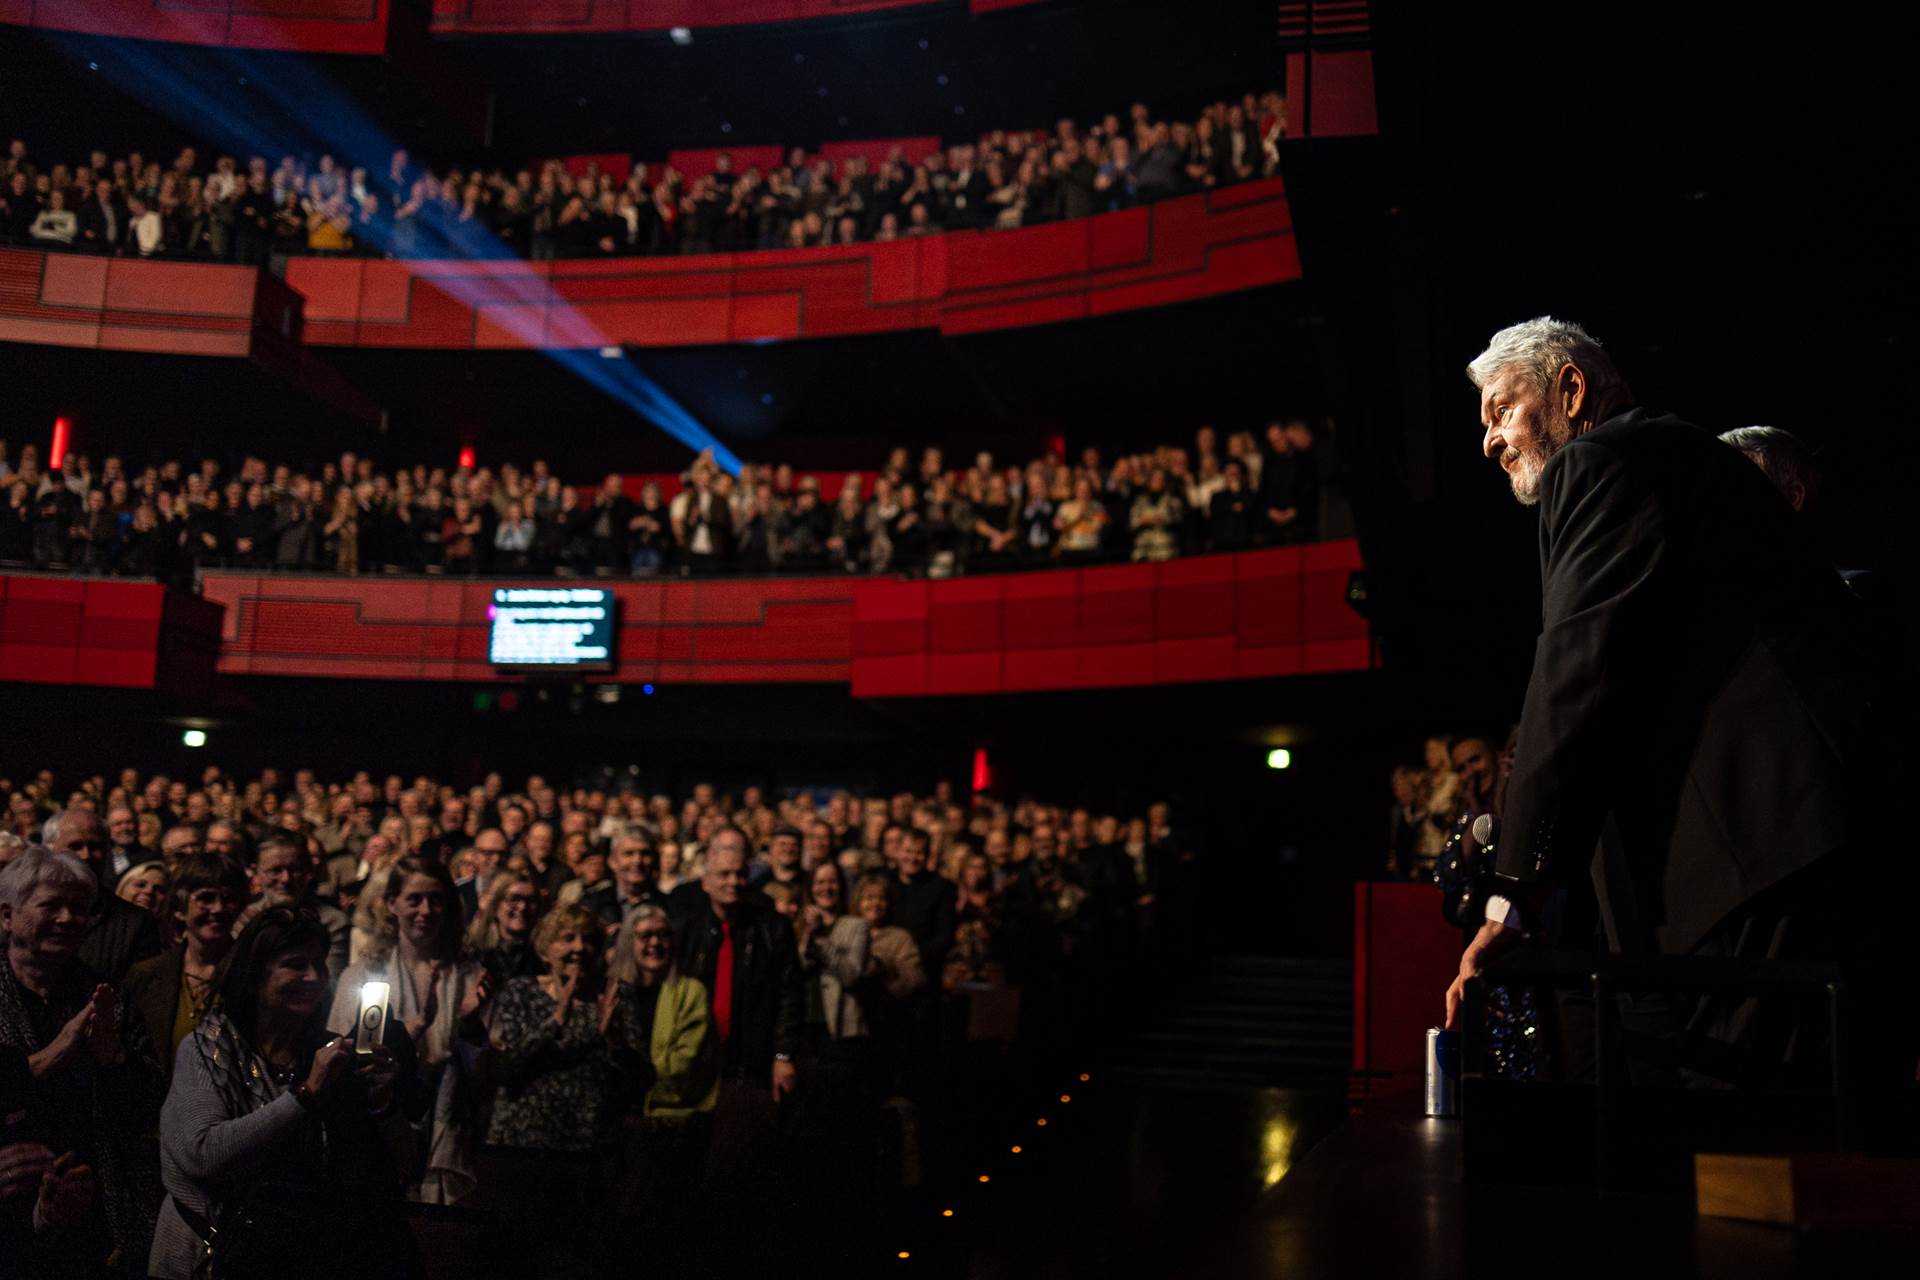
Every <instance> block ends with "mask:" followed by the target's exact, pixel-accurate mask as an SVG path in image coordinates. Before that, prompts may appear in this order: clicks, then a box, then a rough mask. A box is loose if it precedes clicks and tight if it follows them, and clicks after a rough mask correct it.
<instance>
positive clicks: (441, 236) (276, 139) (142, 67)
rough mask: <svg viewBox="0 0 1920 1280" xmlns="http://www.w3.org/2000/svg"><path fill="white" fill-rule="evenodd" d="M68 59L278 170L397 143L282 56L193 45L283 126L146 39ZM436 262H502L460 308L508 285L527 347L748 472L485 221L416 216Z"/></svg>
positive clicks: (463, 284) (374, 229) (365, 161)
mask: <svg viewBox="0 0 1920 1280" xmlns="http://www.w3.org/2000/svg"><path fill="white" fill-rule="evenodd" d="M58 42H59V43H60V44H61V45H62V46H63V47H64V50H65V52H66V53H67V54H68V56H70V57H73V58H74V59H75V60H76V61H80V62H84V63H87V64H88V65H89V66H90V67H94V66H97V67H98V68H99V69H100V70H102V71H103V72H104V73H105V74H107V75H108V76H109V77H111V78H112V79H113V80H114V81H115V82H116V83H117V84H119V85H120V86H121V87H123V88H126V89H129V90H131V91H133V92H134V93H136V94H137V95H139V96H140V97H141V98H142V99H143V100H144V101H146V103H147V104H148V105H149V106H151V107H153V108H154V109H156V110H159V111H163V112H165V113H166V114H168V115H170V116H172V117H173V118H174V119H175V120H177V121H179V122H180V123H181V124H183V125H185V126H187V127H189V128H192V129H195V130H201V129H205V130H207V131H208V132H211V133H212V134H213V135H214V136H216V137H219V138H221V139H223V140H225V141H226V142H228V143H230V144H232V146H233V149H234V150H236V151H239V152H243V153H246V154H251V155H260V156H265V157H267V158H268V161H269V163H270V164H271V163H274V160H275V158H276V157H279V156H284V155H305V154H309V153H320V154H326V155H331V156H334V157H335V158H336V159H337V160H339V161H340V162H341V168H342V170H343V173H342V177H343V179H344V177H345V174H346V173H347V172H350V171H351V170H353V169H355V168H363V169H365V170H366V171H367V172H368V173H369V174H383V173H385V172H386V171H387V167H388V163H389V161H390V160H391V158H392V155H393V153H394V152H395V151H397V150H400V145H399V144H398V143H396V142H395V141H394V140H393V139H392V138H391V137H389V136H388V135H387V134H386V133H385V131H383V130H382V129H381V128H380V127H379V126H378V125H377V124H375V123H374V122H373V121H372V120H370V119H368V118H367V116H366V115H365V114H364V113H363V112H361V111H360V109H359V108H358V107H356V106H355V105H354V104H353V102H352V101H351V100H349V99H348V98H347V97H346V95H344V94H342V93H341V92H340V91H339V90H338V89H337V88H336V87H335V86H334V85H333V84H332V82H331V81H330V80H328V78H327V77H326V76H325V75H324V74H323V73H321V72H320V71H319V70H318V69H316V68H315V67H313V66H311V65H310V64H308V63H307V62H306V61H305V60H303V59H300V58H298V57H295V56H293V55H279V56H276V57H273V58H272V59H271V61H270V64H269V60H268V59H265V58H263V57H262V55H260V54H257V53H253V52H250V51H247V50H241V49H227V48H219V49H212V50H206V49H196V50H195V51H194V54H195V56H196V57H197V58H201V59H205V58H211V59H212V60H213V61H214V62H215V63H216V64H217V65H220V66H221V67H222V68H223V69H224V72H225V74H224V75H223V76H222V77H220V83H221V84H239V85H242V86H245V87H247V88H248V89H251V90H252V91H253V92H254V93H256V94H258V95H259V96H260V97H261V98H263V99H265V100H266V104H267V105H269V106H271V107H272V108H273V109H274V113H275V115H276V116H278V117H279V118H278V119H268V118H266V117H265V115H264V114H263V113H258V112H250V111H247V110H245V109H239V108H236V105H235V104H234V103H232V102H230V101H223V100H222V98H221V96H220V94H219V93H218V92H217V91H216V90H215V88H214V87H213V86H211V85H210V84H209V83H208V82H207V77H206V76H205V75H204V74H196V73H195V72H194V71H193V70H192V69H191V68H189V67H186V66H183V65H181V63H180V61H179V59H180V58H181V57H182V55H181V54H180V52H179V51H178V50H176V49H174V48H173V47H172V46H168V45H163V44H157V43H147V42H140V41H110V42H105V43H104V44H101V45H95V44H93V43H92V42H86V41H80V40H76V39H74V38H71V37H63V38H61V39H60V40H59V41H58ZM391 213H392V211H391V210H387V209H382V210H381V217H379V218H378V219H376V220H375V221H374V222H373V223H371V224H368V225H366V226H364V227H359V228H357V229H356V234H357V235H360V236H362V237H363V238H366V239H370V240H372V241H373V243H374V244H375V245H376V246H377V247H378V248H380V249H382V250H386V251H391V250H392V249H393V248H394V243H395V236H394V225H393V223H392V221H391V217H390V215H391ZM409 256H411V257H416V258H439V259H446V260H450V261H455V262H488V263H499V264H500V266H499V267H498V268H496V269H495V270H492V271H489V272H488V273H487V275H486V286H487V287H485V288H483V287H482V286H481V285H480V284H479V283H477V282H473V281H469V280H468V279H467V278H465V277H463V276H460V275H458V274H453V275H448V276H442V277H440V278H438V279H437V280H436V282H435V283H436V285H437V287H439V288H442V289H445V290H446V291H447V292H449V293H452V294H453V295H455V296H456V297H459V298H460V299H461V300H462V301H464V302H468V303H471V304H474V305H475V306H478V305H479V304H480V303H482V302H493V301H497V300H498V297H499V293H500V291H501V290H504V291H505V292H506V294H507V295H508V297H509V298H510V299H511V300H512V301H514V302H518V303H523V304H525V306H524V307H509V308H505V309H504V310H503V311H498V312H494V313H492V314H493V316H494V318H495V319H497V320H498V321H499V322H500V323H501V324H503V325H505V326H506V327H507V328H508V330H509V331H511V332H513V333H514V334H515V335H516V336H517V337H520V338H522V339H524V340H525V341H526V342H527V344H528V346H530V347H532V348H533V349H534V350H537V351H540V352H541V353H542V354H543V355H545V356H546V357H547V358H548V359H550V360H552V361H554V362H555V363H556V364H559V365H560V366H561V367H563V368H565V369H567V370H568V371H569V372H571V373H573V374H574V375H575V376H576V377H578V378H580V379H581V380H582V381H584V382H586V383H588V384H589V385H591V386H594V387H597V388H598V389H599V390H600V391H601V392H603V393H604V394H606V395H607V396H609V397H611V398H612V399H613V400H614V401H615V402H616V403H618V404H621V405H623V406H625V407H626V408H628V409H629V410H631V411H632V412H633V413H635V414H637V415H638V416H640V417H641V418H643V419H645V420H646V421H648V422H651V423H652V424H653V425H654V426H656V427H658V428H660V429H661V430H662V431H665V432H666V433H667V434H668V435H670V436H672V437H673V438H674V439H676V440H678V441H680V442H681V443H682V444H684V445H686V446H687V447H688V448H689V449H691V450H693V451H694V452H695V453H700V452H702V451H711V452H712V455H713V459H714V461H715V462H716V463H717V464H718V465H719V466H720V467H722V468H723V469H724V470H726V471H727V472H729V473H730V474H733V475H738V474H739V473H740V459H739V458H738V457H737V456H735V454H734V453H733V451H732V450H731V449H729V448H727V446H726V445H724V444H722V443H721V442H720V441H719V439H717V438H716V437H715V436H714V434H713V433H712V432H711V431H709V430H708V429H707V428H706V427H705V426H704V425H703V424H702V423H701V422H700V421H699V419H697V418H695V417H694V416H693V414H691V413H689V412H688V411H687V409H686V408H685V407H684V406H682V405H681V404H680V403H679V402H678V401H676V400H675V399H674V398H673V397H672V396H670V395H669V394H667V392H666V389H665V388H663V387H662V386H661V385H660V384H659V383H658V382H656V381H654V379H653V378H651V377H649V376H648V375H647V374H646V372H645V371H643V370H642V369H641V368H640V367H639V366H638V365H636V364H634V363H633V361H632V360H631V359H630V358H628V356H627V354H626V352H625V351H624V349H622V350H621V351H620V354H619V356H618V357H617V358H612V359H610V358H607V357H605V356H603V355H602V354H601V352H602V351H603V350H605V349H609V348H614V347H616V346H617V344H615V343H614V342H612V341H611V340H610V339H608V338H607V337H606V335H605V334H603V333H602V332H601V331H600V328H599V326H597V325H596V324H594V323H593V321H592V320H590V319H589V318H588V317H587V316H586V315H585V314H584V313H582V312H581V311H580V310H579V309H578V308H577V307H575V306H573V305H572V304H571V303H570V302H568V301H567V300H566V299H565V298H563V297H561V296H560V294H559V292H558V291H557V290H556V289H555V288H554V287H553V282H552V281H551V280H549V279H548V278H547V277H546V276H544V275H542V274H540V273H539V272H536V271H534V270H532V269H531V268H528V267H524V266H522V267H521V268H518V269H516V268H515V267H514V266H513V265H511V264H513V263H516V262H519V261H520V259H519V257H518V255H516V254H515V253H514V252H513V250H512V249H511V248H509V247H508V245H507V244H506V243H505V242H504V241H502V240H501V239H500V238H499V237H498V236H496V235H494V234H493V232H492V231H490V230H488V229H487V228H486V227H485V226H483V225H481V224H480V223H479V222H463V221H461V220H460V218H459V217H458V216H457V215H456V214H449V213H448V212H447V209H446V207H445V206H444V205H442V204H441V203H439V202H435V203H433V204H431V205H428V206H426V207H425V208H424V209H423V210H422V213H421V215H420V217H419V218H417V219H416V243H415V245H414V246H413V251H412V253H411V254H410V255H409ZM545 315H553V316H557V317H558V318H559V326H558V327H559V328H560V331H561V332H564V333H566V334H567V335H569V337H570V338H572V339H573V340H574V341H576V342H578V343H579V347H578V348H575V347H571V346H570V347H566V348H550V347H546V346H544V345H543V340H544V339H545V337H546V335H545V334H544V333H543V332H542V331H541V328H542V317H543V316H545Z"/></svg>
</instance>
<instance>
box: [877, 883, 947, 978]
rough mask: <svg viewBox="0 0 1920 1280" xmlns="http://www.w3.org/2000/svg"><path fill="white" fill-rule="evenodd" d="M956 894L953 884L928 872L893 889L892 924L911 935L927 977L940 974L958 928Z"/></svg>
mask: <svg viewBox="0 0 1920 1280" xmlns="http://www.w3.org/2000/svg"><path fill="white" fill-rule="evenodd" d="M958 900H959V892H958V890H956V889H955V888H954V887H953V881H951V880H949V879H947V878H946V877H945V876H941V875H936V874H935V873H934V872H931V871H922V872H921V873H920V874H919V875H917V876H915V877H914V878H913V879H911V880H906V881H901V882H899V883H897V884H895V885H894V886H893V923H894V924H897V925H899V926H900V927H901V928H902V929H905V930H906V931H907V932H908V933H910V934H912V935H913V940H914V942H915V943H917V944H919V947H920V965H921V968H923V969H924V970H925V971H926V972H927V973H928V974H929V975H932V974H937V973H939V972H940V966H941V965H942V964H944V963H945V962H946V959H947V949H948V948H949V947H951V946H953V934H954V930H955V928H956V927H957V921H956V920H955V914H956V908H955V903H956V902H957V901H958Z"/></svg>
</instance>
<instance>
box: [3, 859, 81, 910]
mask: <svg viewBox="0 0 1920 1280" xmlns="http://www.w3.org/2000/svg"><path fill="white" fill-rule="evenodd" d="M45 884H53V885H72V886H75V887H77V888H82V889H85V890H86V891H87V893H88V895H89V896H91V895H93V894H96V893H98V892H100V882H99V880H97V879H95V878H94V874H93V872H92V871H90V870H88V869H87V864H86V863H84V862H82V861H80V859H78V858H76V857H74V856H73V855H72V854H70V853H61V852H60V851H59V850H57V849H49V848H47V846H45V845H43V844H36V845H30V846H29V847H28V848H27V851H26V852H25V853H23V854H21V855H20V856H18V857H16V858H13V859H11V860H10V861H9V862H8V863H7V865H6V866H5V867H4V868H0V903H3V904H5V905H6V906H9V907H12V908H13V909H14V910H15V911H18V910H19V909H20V904H21V903H23V902H25V901H26V900H27V899H28V898H31V897H32V896H33V893H34V890H36V889H38V888H40V886H42V885H45Z"/></svg>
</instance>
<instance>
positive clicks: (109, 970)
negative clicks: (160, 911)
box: [40, 809, 160, 986]
mask: <svg viewBox="0 0 1920 1280" xmlns="http://www.w3.org/2000/svg"><path fill="white" fill-rule="evenodd" d="M40 839H41V842H42V843H43V844H45V845H46V846H47V847H48V848H49V849H53V850H56V851H58V852H60V853H70V854H72V855H73V856H74V857H76V858H78V859H80V861H82V862H84V863H86V864H87V870H89V871H91V872H93V874H94V878H95V879H97V880H98V881H99V882H100V893H99V897H98V898H97V899H95V906H94V917H93V926H92V927H91V928H90V929H88V930H87V937H86V941H84V942H82V943H81V944H80V959H81V961H82V962H83V963H85V964H86V966H87V967H88V968H89V969H92V970H93V971H94V972H95V973H96V974H98V975H100V981H102V982H106V983H110V984H112V985H114V986H118V985H119V983H120V979H122V978H124V977H125V976H126V974H127V968H128V966H130V965H132V964H133V962H134V961H136V960H145V959H146V958H147V957H149V956H157V955H159V954H160V920H159V918H158V917H157V916H155V915H154V914H153V913H152V912H151V911H145V910H142V909H141V908H139V907H136V906H134V905H133V904H132V903H131V902H128V901H126V900H125V899H123V898H119V897H116V896H115V895H114V892H113V886H114V879H113V877H112V876H111V875H110V874H109V873H108V871H107V856H108V854H107V851H108V849H109V848H110V845H109V842H108V840H107V828H106V824H104V823H102V822H101V821H100V815H99V814H97V813H95V812H94V811H93V810H91V809H62V810H61V811H60V812H59V813H56V814H54V815H53V816H52V817H51V818H48V819H47V825H46V826H45V827H43V828H42V829H41V833H40Z"/></svg>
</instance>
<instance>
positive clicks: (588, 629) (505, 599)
mask: <svg viewBox="0 0 1920 1280" xmlns="http://www.w3.org/2000/svg"><path fill="white" fill-rule="evenodd" d="M487 619H488V622H489V623H490V626H489V627H488V631H487V660H488V661H489V662H491V663H493V665H494V666H496V667H540V668H548V669H552V668H573V669H576V670H599V671H609V670H612V668H613V592H612V591H611V590H609V589H608V588H606V587H497V588H495V590H494V593H493V603H492V604H491V605H489V606H488V607H487Z"/></svg>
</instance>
